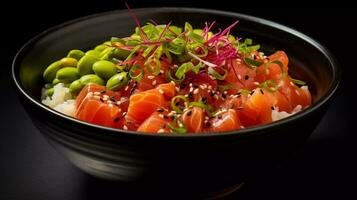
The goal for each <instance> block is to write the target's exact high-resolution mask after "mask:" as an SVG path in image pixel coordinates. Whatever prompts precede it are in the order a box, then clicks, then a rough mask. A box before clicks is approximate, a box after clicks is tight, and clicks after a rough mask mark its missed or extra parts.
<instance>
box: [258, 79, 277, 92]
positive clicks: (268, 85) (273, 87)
mask: <svg viewBox="0 0 357 200" xmlns="http://www.w3.org/2000/svg"><path fill="white" fill-rule="evenodd" d="M259 87H261V88H264V89H266V90H267V91H268V92H276V91H277V90H278V89H279V85H278V83H277V82H276V81H275V80H273V79H269V80H266V81H264V82H262V83H261V84H259Z"/></svg>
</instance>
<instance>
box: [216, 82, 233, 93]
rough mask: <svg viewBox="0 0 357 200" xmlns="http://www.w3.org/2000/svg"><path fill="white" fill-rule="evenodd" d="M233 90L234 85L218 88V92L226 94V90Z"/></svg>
mask: <svg viewBox="0 0 357 200" xmlns="http://www.w3.org/2000/svg"><path fill="white" fill-rule="evenodd" d="M232 89H234V85H233V84H228V85H219V86H218V90H219V91H220V92H224V91H226V90H232Z"/></svg>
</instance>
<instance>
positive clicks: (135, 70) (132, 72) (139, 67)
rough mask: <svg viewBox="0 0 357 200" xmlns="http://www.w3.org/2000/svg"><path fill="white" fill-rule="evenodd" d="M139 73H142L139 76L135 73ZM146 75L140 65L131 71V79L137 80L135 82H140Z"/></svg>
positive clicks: (133, 67)
mask: <svg viewBox="0 0 357 200" xmlns="http://www.w3.org/2000/svg"><path fill="white" fill-rule="evenodd" d="M137 71H139V72H140V73H139V74H138V75H135V73H137ZM144 75H145V72H144V70H143V69H142V68H141V66H140V65H134V66H132V67H131V68H130V70H129V76H130V78H131V79H133V80H135V81H140V80H141V79H142V78H143V77H144Z"/></svg>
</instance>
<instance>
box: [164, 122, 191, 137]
mask: <svg viewBox="0 0 357 200" xmlns="http://www.w3.org/2000/svg"><path fill="white" fill-rule="evenodd" d="M181 124H183V123H182V122H181ZM167 127H169V128H170V129H171V130H172V132H174V133H181V134H182V133H187V129H186V128H185V127H184V126H182V127H180V126H178V124H177V122H176V123H174V122H172V123H169V124H167Z"/></svg>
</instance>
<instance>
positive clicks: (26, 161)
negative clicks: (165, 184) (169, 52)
mask: <svg viewBox="0 0 357 200" xmlns="http://www.w3.org/2000/svg"><path fill="white" fill-rule="evenodd" d="M127 2H128V3H129V4H130V6H131V7H132V8H138V7H154V6H184V7H200V8H213V9H220V10H229V11H234V12H241V13H245V14H250V15H255V16H258V17H263V18H266V19H270V20H273V21H276V22H279V23H282V24H284V25H287V26H290V27H292V28H295V29H297V30H299V31H301V32H303V33H306V34H307V35H309V36H311V37H313V38H315V39H317V40H318V41H320V42H321V43H322V44H324V45H325V46H327V47H328V48H329V49H330V50H331V51H332V52H333V54H334V55H335V56H336V57H337V59H338V61H339V62H340V64H341V66H342V70H343V78H342V85H341V89H340V91H339V95H338V96H337V98H336V99H335V101H334V103H333V105H332V106H331V108H330V110H329V111H328V113H327V114H326V116H325V117H324V118H323V120H322V121H321V124H320V125H319V127H318V128H317V129H316V131H315V132H314V133H313V134H312V136H311V137H310V139H309V140H308V141H307V142H306V144H305V145H304V146H302V148H301V149H299V150H298V151H297V152H296V153H295V154H294V155H292V156H291V157H290V158H289V159H288V160H286V161H284V162H283V163H281V164H280V165H279V166H277V167H274V168H272V169H268V170H266V171H262V172H257V175H256V178H255V179H253V180H251V181H250V182H248V183H247V184H246V186H245V187H243V188H242V189H241V191H239V192H237V193H235V194H233V195H232V196H231V197H229V199H255V198H267V199H271V198H276V199H292V198H299V199H301V198H309V197H316V198H319V199H321V198H330V197H334V198H338V199H347V198H348V199H350V198H352V196H354V197H355V198H356V197H357V195H356V194H354V191H353V190H355V188H356V185H357V184H356V178H357V177H356V175H357V173H356V169H357V165H356V164H355V161H356V152H357V151H356V150H357V147H356V141H355V138H356V137H355V134H356V133H354V132H355V131H353V129H352V125H353V122H355V121H356V120H355V119H354V117H353V115H352V113H353V112H354V111H355V110H356V109H355V106H354V104H353V103H355V102H356V100H355V98H354V95H353V94H354V93H355V92H354V91H355V89H354V87H355V86H354V85H356V80H354V79H353V77H354V73H353V72H354V68H355V67H357V66H356V63H355V60H356V53H355V50H354V49H355V45H356V43H355V39H354V38H355V37H356V36H357V35H355V31H353V29H355V26H356V23H355V22H354V20H355V19H356V15H355V12H356V11H355V9H354V7H355V6H352V5H347V4H343V3H342V2H339V3H340V4H336V5H332V4H326V3H323V4H322V3H319V4H312V3H311V2H308V1H307V2H302V1H294V2H291V1H289V2H288V3H289V4H288V3H287V2H276V1H274V2H268V1H265V2H257V1H250V2H245V1H238V0H237V1H234V2H228V1H219V0H215V1H214V2H209V1H186V0H183V1H182V0H181V1H175V2H170V1H163V0H161V1H160V0H151V1H138V0H134V1H130V0H128V1H127ZM10 4H11V5H10V6H9V7H6V6H5V7H3V9H2V13H1V14H2V28H1V31H0V32H1V35H2V37H1V38H2V39H1V42H2V45H1V48H0V49H1V52H2V62H1V63H2V65H1V67H0V68H1V70H0V73H1V77H0V78H1V79H0V81H1V82H0V89H1V93H0V94H1V97H0V108H1V109H0V110H1V112H0V113H1V114H0V123H1V126H0V199H37V200H40V199H60V200H65V199H76V200H80V199H99V198H109V197H115V198H120V199H132V198H139V197H140V196H143V195H145V194H140V192H139V191H131V190H126V189H125V187H119V186H118V185H113V184H112V183H108V182H105V181H101V180H97V179H94V178H92V177H90V176H88V175H86V174H84V173H82V172H81V171H79V170H78V169H76V168H75V167H74V166H72V165H71V164H70V163H69V162H68V161H67V160H65V159H64V158H62V157H61V155H59V154H57V152H55V151H54V150H53V149H52V148H51V147H50V146H49V145H48V144H47V143H46V141H45V140H44V139H43V137H42V136H41V135H40V134H39V132H38V131H37V130H36V129H35V128H34V127H33V125H32V124H31V121H30V119H29V118H28V116H27V115H26V114H25V113H24V110H23V108H22V107H21V106H20V104H19V102H18V100H17V99H16V96H15V95H14V93H13V92H12V90H13V88H12V86H11V81H10V75H9V72H10V65H11V60H12V58H13V56H14V54H15V53H16V51H17V50H18V49H19V48H20V46H21V45H22V44H23V43H24V42H26V41H27V40H29V39H30V38H31V37H33V36H35V35H36V34H38V33H40V32H41V31H43V30H45V29H47V28H49V27H51V26H54V25H56V24H58V23H62V22H65V21H67V20H71V19H74V18H76V17H80V16H84V15H89V14H92V13H96V12H102V11H107V10H115V9H123V8H124V2H123V1H121V0H117V1H98V0H97V1H92V2H89V1H73V0H72V1H68V0H64V1H46V2H40V1H39V2H37V1H31V2H18V1H14V2H10ZM302 51H303V50H302ZM4 61H5V62H4ZM183 187H184V186H183ZM173 196H174V194H173ZM130 197H131V198H130ZM168 199H170V198H168Z"/></svg>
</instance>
